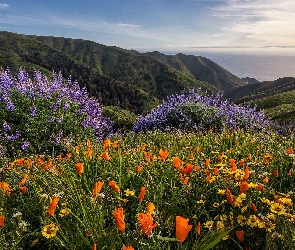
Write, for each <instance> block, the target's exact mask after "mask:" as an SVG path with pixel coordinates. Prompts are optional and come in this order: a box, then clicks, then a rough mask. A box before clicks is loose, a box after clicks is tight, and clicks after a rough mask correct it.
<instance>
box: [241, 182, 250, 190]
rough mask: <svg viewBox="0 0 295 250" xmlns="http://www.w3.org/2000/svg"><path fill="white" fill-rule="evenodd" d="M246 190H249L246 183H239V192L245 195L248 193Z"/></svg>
mask: <svg viewBox="0 0 295 250" xmlns="http://www.w3.org/2000/svg"><path fill="white" fill-rule="evenodd" d="M248 189H249V185H248V182H246V181H243V182H241V184H240V192H241V193H246V192H247V191H248Z"/></svg>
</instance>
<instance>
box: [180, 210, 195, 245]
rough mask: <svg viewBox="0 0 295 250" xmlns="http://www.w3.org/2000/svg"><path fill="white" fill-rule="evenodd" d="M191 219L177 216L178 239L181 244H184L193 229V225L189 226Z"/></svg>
mask: <svg viewBox="0 0 295 250" xmlns="http://www.w3.org/2000/svg"><path fill="white" fill-rule="evenodd" d="M188 221H189V219H186V218H183V217H181V216H176V239H177V240H179V241H180V243H182V242H184V240H185V238H186V237H187V235H188V233H189V231H190V230H191V229H192V227H193V226H192V225H188Z"/></svg>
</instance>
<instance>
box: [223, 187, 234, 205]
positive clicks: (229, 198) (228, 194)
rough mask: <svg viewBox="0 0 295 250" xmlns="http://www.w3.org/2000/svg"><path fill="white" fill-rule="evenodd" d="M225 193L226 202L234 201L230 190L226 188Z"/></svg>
mask: <svg viewBox="0 0 295 250" xmlns="http://www.w3.org/2000/svg"><path fill="white" fill-rule="evenodd" d="M225 194H226V197H227V202H228V203H230V204H231V203H233V202H234V198H233V196H232V194H231V191H230V190H229V189H228V188H227V189H226V191H225Z"/></svg>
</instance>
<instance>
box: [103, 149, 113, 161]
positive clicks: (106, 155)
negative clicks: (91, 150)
mask: <svg viewBox="0 0 295 250" xmlns="http://www.w3.org/2000/svg"><path fill="white" fill-rule="evenodd" d="M101 157H102V158H104V159H105V160H106V161H109V160H110V159H111V157H110V156H109V153H108V151H107V150H106V151H104V152H103V153H102V154H101Z"/></svg>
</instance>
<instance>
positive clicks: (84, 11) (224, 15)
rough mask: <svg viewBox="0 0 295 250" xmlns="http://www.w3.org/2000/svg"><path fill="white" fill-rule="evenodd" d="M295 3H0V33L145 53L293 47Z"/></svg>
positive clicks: (24, 0) (267, 0) (52, 0)
mask: <svg viewBox="0 0 295 250" xmlns="http://www.w3.org/2000/svg"><path fill="white" fill-rule="evenodd" d="M294 13H295V0H59V1H57V0H50V1H46V0H11V1H10V0H6V1H5V0H0V30H5V31H11V32H16V33H21V34H30V35H50V36H62V37H70V38H80V39H86V40H92V41H95V42H98V43H101V44H105V45H112V46H118V47H121V48H126V49H137V50H141V51H145V50H146V51H151V50H159V51H168V50H171V51H179V50H190V49H191V48H194V47H200V46H201V47H202V46H250V47H252V46H254V47H260V46H295V14H294Z"/></svg>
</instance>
